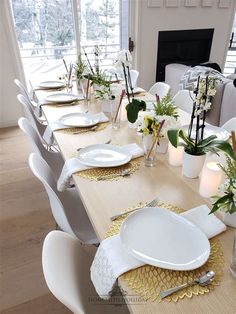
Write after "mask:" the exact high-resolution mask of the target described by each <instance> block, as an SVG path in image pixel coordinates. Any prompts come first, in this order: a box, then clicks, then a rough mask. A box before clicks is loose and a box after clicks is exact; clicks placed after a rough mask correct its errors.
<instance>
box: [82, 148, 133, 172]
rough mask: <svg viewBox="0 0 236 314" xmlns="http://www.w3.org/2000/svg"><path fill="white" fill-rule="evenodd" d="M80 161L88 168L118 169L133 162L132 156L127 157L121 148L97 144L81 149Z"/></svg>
mask: <svg viewBox="0 0 236 314" xmlns="http://www.w3.org/2000/svg"><path fill="white" fill-rule="evenodd" d="M78 159H79V161H80V162H81V163H83V164H85V165H87V166H92V167H117V166H121V165H124V164H127V163H128V162H129V161H130V160H131V156H130V155H127V153H125V152H124V151H123V150H122V148H121V147H117V146H113V145H109V144H96V145H91V146H87V147H85V148H83V149H81V150H80V151H79V154H78Z"/></svg>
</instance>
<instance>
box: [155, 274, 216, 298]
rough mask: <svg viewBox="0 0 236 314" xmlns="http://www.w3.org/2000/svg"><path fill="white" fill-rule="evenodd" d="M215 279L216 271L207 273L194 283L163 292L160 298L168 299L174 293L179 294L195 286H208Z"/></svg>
mask: <svg viewBox="0 0 236 314" xmlns="http://www.w3.org/2000/svg"><path fill="white" fill-rule="evenodd" d="M214 277H215V273H214V271H212V270H210V271H205V272H203V273H202V274H201V275H200V276H199V277H197V278H196V279H194V280H193V281H190V282H186V283H184V284H182V285H180V286H177V287H174V288H170V289H168V290H165V291H161V292H160V297H161V298H162V299H163V298H165V297H167V296H168V295H171V294H172V293H174V292H177V291H179V290H182V289H183V288H186V287H189V286H193V285H200V286H207V285H208V284H209V283H211V282H212V281H213V280H214Z"/></svg>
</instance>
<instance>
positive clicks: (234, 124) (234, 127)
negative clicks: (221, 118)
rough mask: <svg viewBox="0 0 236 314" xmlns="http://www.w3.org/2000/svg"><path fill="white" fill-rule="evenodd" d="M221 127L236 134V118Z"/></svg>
mask: <svg viewBox="0 0 236 314" xmlns="http://www.w3.org/2000/svg"><path fill="white" fill-rule="evenodd" d="M221 127H222V128H223V129H225V130H226V131H228V132H231V131H235V132H236V117H234V118H231V119H230V120H228V121H226V122H225V123H224V124H223V125H222V126H221Z"/></svg>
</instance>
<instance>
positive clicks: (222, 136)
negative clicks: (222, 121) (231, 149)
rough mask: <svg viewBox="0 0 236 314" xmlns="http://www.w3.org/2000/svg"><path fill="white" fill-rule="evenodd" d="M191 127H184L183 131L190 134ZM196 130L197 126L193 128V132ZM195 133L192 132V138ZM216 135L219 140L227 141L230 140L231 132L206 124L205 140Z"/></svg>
mask: <svg viewBox="0 0 236 314" xmlns="http://www.w3.org/2000/svg"><path fill="white" fill-rule="evenodd" d="M188 128H189V125H184V126H183V129H184V130H185V132H188ZM194 129H195V125H194V126H193V130H194ZM194 133H195V132H192V136H193V137H194ZM211 135H216V136H217V139H218V140H223V141H227V140H228V139H229V132H227V131H226V130H225V129H223V128H220V127H218V126H215V125H211V124H206V126H205V131H204V138H207V137H208V136H211Z"/></svg>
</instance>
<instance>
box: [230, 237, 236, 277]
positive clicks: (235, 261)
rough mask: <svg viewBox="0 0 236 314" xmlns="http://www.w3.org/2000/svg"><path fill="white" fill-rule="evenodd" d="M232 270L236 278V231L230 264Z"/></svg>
mask: <svg viewBox="0 0 236 314" xmlns="http://www.w3.org/2000/svg"><path fill="white" fill-rule="evenodd" d="M230 272H231V274H232V276H233V277H234V278H236V231H235V232H234V243H233V251H232V260H231V264H230Z"/></svg>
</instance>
